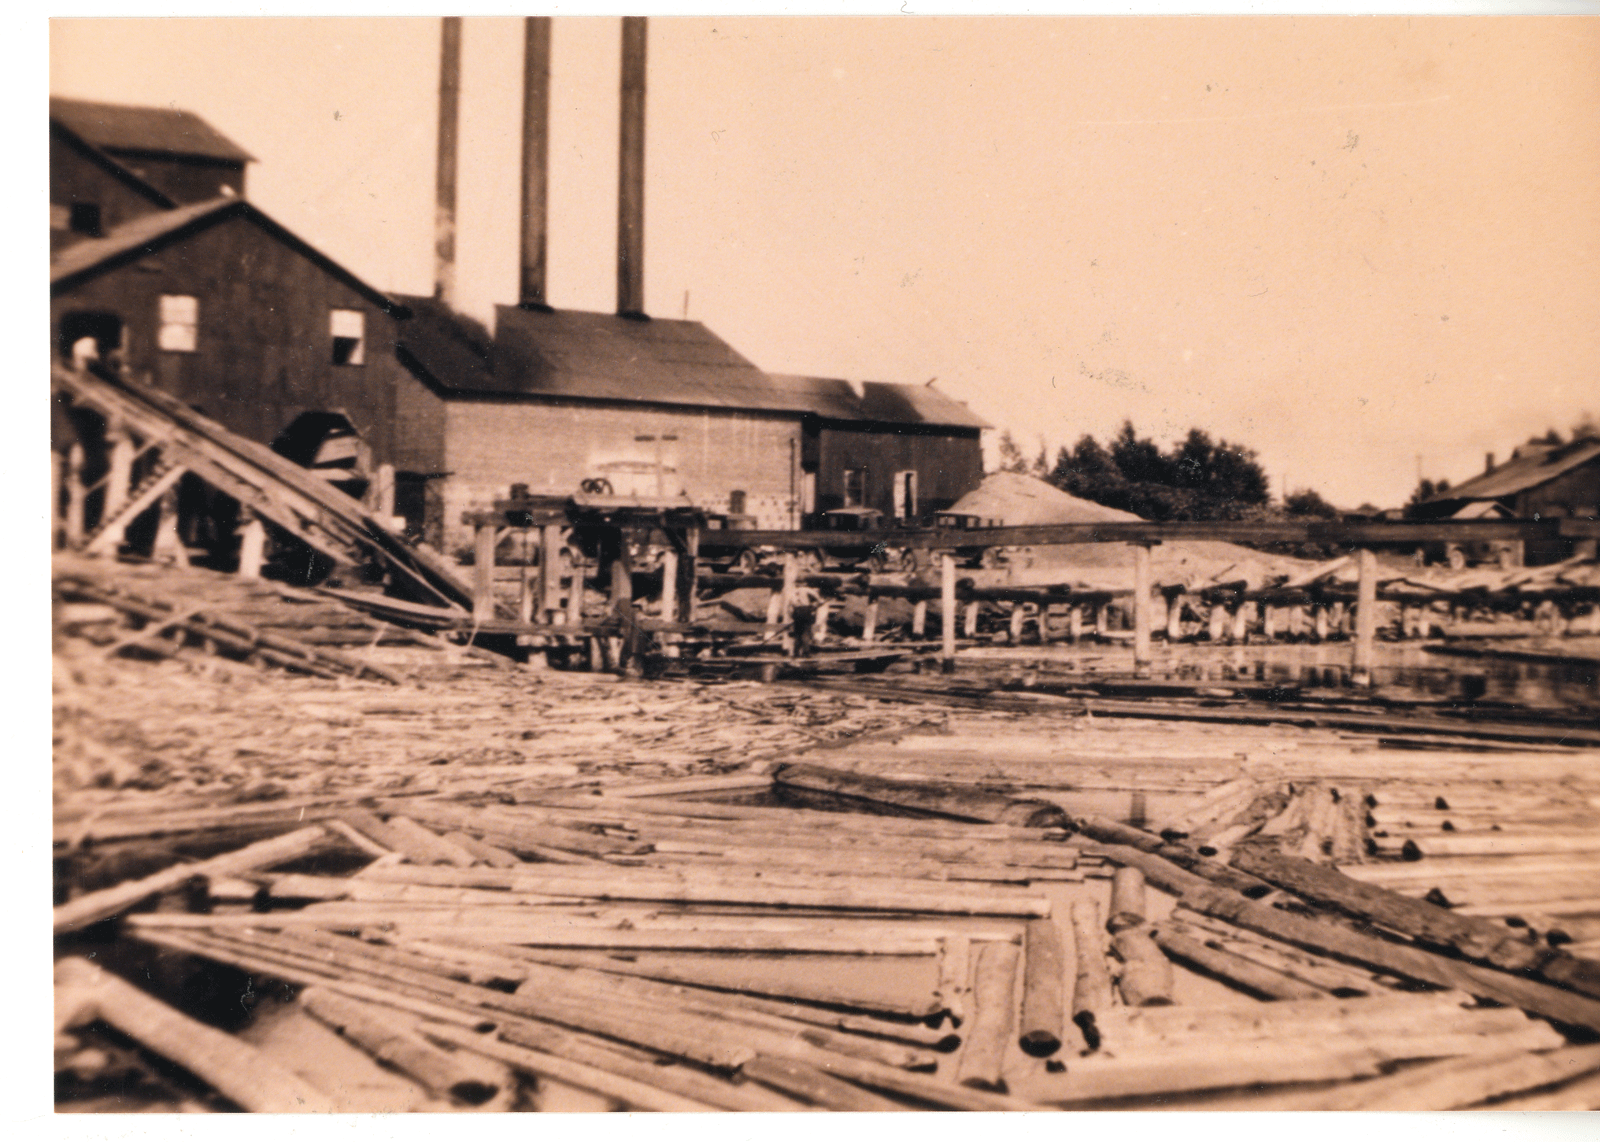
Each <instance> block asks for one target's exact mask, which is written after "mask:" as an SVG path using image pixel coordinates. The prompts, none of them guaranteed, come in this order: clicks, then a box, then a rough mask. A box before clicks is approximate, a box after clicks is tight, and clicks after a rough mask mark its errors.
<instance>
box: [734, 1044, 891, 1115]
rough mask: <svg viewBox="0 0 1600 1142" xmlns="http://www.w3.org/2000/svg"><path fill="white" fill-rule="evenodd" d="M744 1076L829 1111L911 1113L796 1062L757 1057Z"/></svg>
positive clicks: (877, 1096) (888, 1100)
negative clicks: (895, 1111)
mask: <svg viewBox="0 0 1600 1142" xmlns="http://www.w3.org/2000/svg"><path fill="white" fill-rule="evenodd" d="M740 1072H741V1073H742V1074H743V1075H744V1076H745V1077H746V1078H748V1079H754V1080H755V1081H756V1082H759V1083H765V1084H766V1085H767V1086H770V1087H773V1088H775V1089H777V1090H781V1091H784V1092H785V1093H787V1094H791V1095H794V1096H795V1097H797V1098H801V1099H804V1100H805V1101H806V1102H809V1103H811V1104H812V1105H813V1106H819V1107H822V1108H824V1109H826V1110H845V1111H856V1112H861V1111H880V1110H907V1109H909V1108H908V1107H906V1106H904V1105H903V1104H901V1103H898V1102H894V1101H892V1100H891V1099H887V1098H884V1097H883V1096H882V1095H879V1094H873V1093H872V1092H871V1091H869V1090H863V1089H862V1088H860V1087H858V1086H856V1085H855V1084H853V1083H847V1082H845V1081H844V1080H843V1079H837V1078H834V1077H833V1076H832V1075H830V1074H828V1073H827V1072H826V1071H824V1070H820V1069H819V1068H817V1067H814V1066H812V1065H811V1064H809V1063H802V1062H800V1061H799V1060H796V1059H780V1058H772V1057H770V1056H767V1055H757V1056H756V1057H755V1058H753V1059H751V1060H750V1061H749V1062H748V1063H746V1064H745V1065H744V1066H743V1067H741V1068H740Z"/></svg>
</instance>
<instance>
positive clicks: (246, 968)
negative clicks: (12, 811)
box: [57, 763, 1600, 1110]
mask: <svg viewBox="0 0 1600 1142" xmlns="http://www.w3.org/2000/svg"><path fill="white" fill-rule="evenodd" d="M758 768H759V767H758ZM1038 792H1039V791H1038V790H1031V791H1028V792H1027V793H1020V792H1018V791H1017V790H1015V789H1006V788H1003V787H998V786H996V785H994V784H992V783H983V782H970V781H969V782H952V781H945V782H929V781H909V780H904V779H898V780H897V779H894V778H886V777H877V776H868V775H865V774H861V773H858V772H855V771H853V770H852V769H851V768H834V767H826V766H819V765H813V764H809V763H807V764H793V763H786V764H779V765H776V766H772V767H770V769H768V770H767V771H765V772H753V771H752V770H751V769H748V768H746V769H744V770H742V771H740V772H736V773H732V774H728V775H723V776H701V777H685V778H678V779H672V780H665V781H662V780H639V779H624V778H621V777H619V778H616V779H613V780H608V781H606V782H603V783H600V784H597V785H590V786H587V787H575V786H571V785H566V786H561V785H549V786H546V787H543V788H538V787H520V788H512V789H508V790H505V791H502V793H500V794H499V795H498V796H494V797H484V796H482V795H479V796H476V797H465V796H459V795H456V796H452V795H445V794H441V793H422V794H414V795H409V796H367V797H364V798H361V799H360V800H359V801H357V800H356V799H354V798H352V799H349V800H347V801H345V802H344V803H343V804H339V805H336V806H331V807H325V808H326V812H325V813H323V815H321V817H320V820H319V821H318V822H317V823H315V824H311V825H300V826H299V827H298V828H296V829H294V830H293V831H289V832H287V833H286V834H285V835H283V836H281V837H279V838H277V839H275V840H271V841H268V842H265V844H259V843H258V844H257V845H255V846H250V847H247V848H245V849H243V850H240V851H237V852H229V853H223V854H220V855H219V856H217V857H215V858H213V859H212V860H210V861H207V862H202V863H199V864H192V865H184V866H180V867H179V868H177V869H168V870H164V871H163V872H160V873H157V874H156V875H155V876H153V877H150V878H147V879H145V880H143V881H139V882H135V883H133V884H127V885H116V886H112V887H110V888H107V889H102V890H100V891H98V892H89V893H84V894H83V895H81V896H78V897H75V898H73V899H70V900H68V901H66V902H65V903H63V904H62V905H61V906H59V907H58V909H57V929H58V933H61V934H63V937H64V939H65V945H64V946H65V948H66V950H69V951H70V950H72V948H73V940H74V939H77V940H87V939H91V938H92V937H93V935H94V933H95V932H96V931H100V932H102V933H103V932H104V924H103V923H102V921H103V919H104V918H106V917H108V916H112V915H116V916H120V920H119V921H118V924H119V930H120V931H121V933H122V934H123V935H124V936H128V937H132V938H133V939H134V940H135V941H136V942H137V943H139V944H141V945H144V946H147V947H150V948H155V949H160V950H161V951H162V954H163V955H164V956H166V957H167V959H168V961H171V960H173V959H174V958H176V959H178V960H180V961H181V962H184V963H192V964H208V965H212V966H213V967H215V966H216V965H223V966H226V967H231V968H233V969H237V970H239V971H242V972H244V973H247V974H248V975H250V976H251V977H252V978H257V979H271V980H276V981H281V983H282V984H283V985H284V989H283V992H282V994H283V995H284V997H285V1002H284V1008H283V1012H281V1013H280V1018H290V1017H292V1018H294V1019H298V1020H302V1021H309V1022H310V1023H313V1024H315V1025H317V1026H318V1027H320V1028H321V1030H322V1031H324V1032H328V1033H331V1034H332V1036H333V1037H334V1039H335V1040H336V1041H337V1042H338V1043H339V1044H341V1045H342V1046H343V1047H345V1048H354V1049H355V1050H356V1051H357V1052H358V1053H359V1054H363V1055H365V1056H367V1058H368V1059H369V1061H370V1060H376V1061H379V1062H381V1063H382V1064H383V1065H384V1066H385V1067H387V1068H389V1069H390V1070H391V1071H393V1072H398V1073H399V1074H400V1076H402V1078H403V1080H404V1082H406V1083H409V1084H411V1086H410V1093H409V1094H408V1095H407V1096H406V1098H404V1099H402V1100H401V1101H402V1102H404V1103H405V1104H406V1105H407V1106H409V1107H410V1108H423V1107H430V1106H431V1107H449V1108H453V1109H458V1110H461V1109H470V1108H473V1107H486V1108H490V1109H510V1108H537V1107H545V1108H557V1107H567V1108H570V1107H571V1106H573V1105H586V1106H589V1107H593V1108H600V1107H613V1108H625V1109H637V1110H713V1109H725V1110H756V1109H760V1110H798V1109H807V1108H825V1109H842V1110H879V1109H882V1110H888V1109H929V1108H940V1109H970V1110H1001V1109H1023V1108H1048V1107H1076V1108H1085V1107H1101V1106H1106V1107H1112V1106H1119V1105H1128V1104H1130V1100H1132V1101H1134V1102H1148V1101H1149V1100H1151V1099H1154V1098H1160V1099H1162V1100H1164V1103H1165V1102H1170V1100H1173V1099H1180V1098H1182V1099H1191V1100H1194V1099H1216V1100H1226V1101H1228V1102H1229V1103H1230V1104H1240V1105H1256V1104H1258V1103H1259V1104H1261V1105H1264V1106H1274V1107H1276V1106H1279V1105H1284V1106H1291V1105H1299V1102H1300V1101H1303V1102H1306V1103H1307V1104H1308V1105H1317V1106H1320V1105H1323V1102H1319V1101H1318V1100H1319V1099H1321V1100H1325V1101H1330V1104H1331V1105H1346V1104H1348V1105H1354V1106H1362V1107H1373V1108H1377V1107H1384V1108H1391V1107H1397V1106H1404V1107H1405V1108H1406V1109H1444V1108H1449V1107H1457V1106H1468V1105H1479V1104H1483V1103H1485V1102H1487V1101H1489V1100H1494V1099H1503V1098H1513V1097H1519V1096H1526V1097H1527V1098H1530V1099H1531V1098H1541V1099H1557V1100H1559V1099H1565V1100H1566V1101H1567V1102H1583V1101H1585V1100H1586V1099H1589V1100H1592V1095H1591V1094H1588V1093H1585V1092H1587V1091H1589V1090H1590V1089H1591V1088H1592V1086H1593V1075H1594V1074H1595V1072H1596V1071H1597V1070H1600V1054H1597V1052H1596V1050H1595V1049H1594V1048H1589V1047H1584V1046H1581V1045H1574V1044H1581V1043H1582V1042H1583V1041H1584V1040H1585V1037H1586V1036H1588V1035H1592V1034H1593V1033H1594V1032H1596V1031H1600V999H1597V998H1595V996H1596V995H1597V994H1600V976H1597V975H1596V974H1595V972H1596V971H1597V970H1600V964H1595V963H1593V962H1592V961H1587V960H1584V959H1582V958H1580V957H1576V956H1573V955H1571V954H1570V952H1568V951H1566V950H1563V949H1562V948H1559V947H1550V946H1549V944H1548V943H1547V942H1535V941H1532V940H1530V939H1528V938H1527V933H1525V932H1523V931H1519V930H1517V929H1513V928H1511V927H1507V926H1505V925H1502V924H1498V923H1496V922H1494V921H1491V920H1487V919H1481V918H1467V917H1458V916H1456V915H1455V914H1454V913H1452V912H1451V911H1449V910H1447V909H1445V908H1442V907H1439V906H1437V905H1434V904H1431V903H1427V902H1425V901H1420V900H1416V899H1414V898H1409V897H1404V896H1401V895H1399V894H1397V893H1393V892H1390V891H1388V890H1386V889H1384V888H1381V887H1377V886H1374V885H1372V884H1370V883H1368V882H1364V881H1358V880H1354V879H1352V878H1350V877H1347V876H1345V875H1343V874H1342V873H1340V872H1339V871H1338V870H1337V869H1335V868H1333V867H1331V866H1330V865H1329V864H1327V863H1318V862H1316V861H1314V860H1306V859H1302V858H1301V857H1298V856H1292V855H1286V854H1284V853H1282V852H1280V851H1277V850H1276V849H1275V848H1271V849H1269V848H1260V849H1252V848H1250V847H1248V846H1245V847H1237V848H1235V850H1234V851H1233V854H1232V860H1231V862H1230V863H1224V862H1223V861H1221V860H1219V859H1217V858H1216V857H1214V856H1206V855H1204V854H1203V853H1202V851H1201V849H1199V848H1196V847H1194V846H1193V845H1192V844H1191V843H1189V838H1188V837H1184V836H1179V835H1178V831H1177V828H1176V826H1178V825H1188V826H1189V827H1191V828H1192V829H1199V828H1202V827H1204V826H1206V825H1208V824H1210V823H1213V822H1215V821H1217V820H1221V819H1222V818H1223V817H1224V816H1226V815H1227V813H1228V809H1227V807H1228V806H1234V807H1235V810H1236V811H1237V807H1238V806H1240V805H1241V804H1244V803H1245V801H1246V795H1247V794H1249V795H1250V799H1249V804H1252V805H1253V804H1254V802H1255V800H1256V799H1257V797H1258V796H1259V794H1258V793H1257V787H1256V785H1255V784H1254V779H1242V778H1239V779H1234V780H1232V781H1229V782H1223V783H1220V784H1218V785H1216V786H1215V787H1213V788H1210V789H1202V790H1199V791H1197V792H1188V793H1185V794H1183V795H1182V796H1181V797H1178V798H1174V799H1173V800H1172V802H1171V805H1172V807H1173V808H1174V809H1176V810H1177V811H1176V812H1173V813H1170V814H1167V817H1166V820H1167V825H1168V828H1167V831H1166V833H1165V834H1163V833H1158V832H1154V831H1151V830H1149V829H1141V828H1138V827H1135V826H1132V825H1128V824H1124V823H1119V822H1116V821H1113V820H1109V819H1107V818H1105V817H1103V816H1100V815H1098V814H1097V813H1095V812H1092V811H1086V810H1085V805H1086V804H1087V808H1088V809H1089V810H1092V809H1093V808H1094V805H1093V804H1089V803H1075V800H1074V797H1075V794H1076V792H1077V791H1075V790H1074V789H1072V788H1071V787H1070V786H1069V785H1067V784H1066V783H1062V784H1059V785H1056V786H1055V787H1054V788H1053V789H1051V790H1050V793H1051V796H1050V797H1049V798H1045V797H1042V796H1039V795H1037V793H1038ZM1191 836H1192V834H1191ZM1324 855H1325V854H1324ZM312 858H316V859H320V861H321V864H320V866H319V865H317V864H316V860H314V859H312ZM308 860H309V861H311V863H310V864H309V865H308ZM1363 867H1367V866H1363ZM1387 867H1398V866H1396V865H1389V866H1387ZM335 869H342V871H334V870H335ZM180 888H181V889H182V891H181V892H180V891H179V889H180ZM152 907H153V909H154V910H151V908H152ZM96 923H99V924H100V927H99V928H98V929H96V928H95V927H93V925H95V924H96ZM86 925H88V926H89V927H87V928H86ZM1379 931H1381V932H1382V933H1383V935H1381V936H1380V935H1378V934H1376V933H1377V932H1379ZM74 933H77V935H76V936H75V935H74ZM102 938H103V936H102ZM90 974H92V973H91V969H88V968H86V967H85V966H83V962H82V961H73V960H70V959H69V960H66V961H64V962H63V965H62V967H61V968H59V969H58V976H59V979H58V983H59V985H60V986H61V987H62V988H64V989H65V991H66V992H67V993H69V994H71V995H74V996H77V995H79V994H80V993H81V994H85V995H92V996H109V997H111V998H109V999H104V1000H97V1001H95V1002H91V1001H90V1000H87V999H86V1000H84V1001H83V1002H82V1003H81V1004H78V1003H77V1001H76V1000H75V1001H74V1004H70V1005H68V1009H70V1010H72V1011H78V1012H87V1013H88V1014H79V1015H77V1016H75V1017H74V1018H72V1019H67V1020H65V1022H64V1023H63V1026H62V1028H61V1030H62V1031H63V1032H71V1030H72V1028H73V1027H75V1026H77V1027H81V1026H83V1025H84V1024H85V1023H87V1022H88V1021H89V1020H90V1019H91V1018H101V1019H103V1020H104V1021H105V1022H108V1023H110V1024H111V1025H112V1026H115V1027H117V1028H118V1029H119V1030H120V1031H121V1032H122V1033H123V1034H125V1035H129V1036H131V1037H132V1038H134V1039H135V1040H136V1041H139V1042H141V1043H142V1044H144V1046H145V1047H147V1048H148V1049H149V1050H151V1051H153V1052H156V1053H158V1054H163V1055H165V1057H167V1058H171V1059H173V1060H174V1061H177V1062H179V1063H180V1064H183V1065H189V1064H187V1063H186V1062H185V1059H184V1057H183V1056H182V1054H181V1053H179V1052H180V1051H181V1047H180V1046H178V1045H175V1040H174V1038H173V1037H172V1036H171V1035H170V1034H168V1033H159V1032H160V1028H161V1027H163V1026H165V1025H166V1023H167V1022H170V1019H169V1018H168V1016H166V1015H165V1014H164V1013H163V1012H162V1011H161V1007H162V1005H161V1004H160V1001H159V1000H157V999H155V998H153V997H150V996H147V995H141V996H138V997H137V998H130V997H128V996H127V995H126V991H128V990H132V988H131V987H130V985H129V983H128V982H127V981H121V980H111V981H109V982H108V981H106V980H104V979H100V980H99V982H94V981H93V980H90V979H89V978H88V977H89V975H90ZM97 978H98V977H97ZM97 1003H98V1006H97V1005H96V1004H97ZM213 1033H214V1034H220V1032H213ZM146 1036H148V1038H147V1037H146ZM180 1038H181V1037H180ZM248 1046H249V1045H248V1044H246V1043H243V1042H240V1043H239V1044H238V1046H237V1047H234V1046H231V1045H230V1046H229V1047H228V1049H227V1050H223V1051H219V1052H217V1053H213V1055H212V1057H215V1058H235V1057H238V1058H247V1057H249V1056H248V1053H247V1049H248ZM1428 1060H1433V1061H1432V1062H1429V1061H1428ZM191 1069H193V1068H191ZM290 1069H291V1070H293V1068H290ZM196 1073H200V1072H196ZM253 1073H254V1074H255V1075H256V1078H255V1079H253V1080H252V1083H253V1084H254V1085H255V1086H261V1085H263V1084H264V1085H265V1087H266V1088H267V1089H265V1090H257V1089H251V1090H249V1091H247V1092H243V1093H240V1094H235V1093H233V1092H232V1088H224V1087H222V1086H220V1085H217V1087H216V1089H217V1090H219V1091H221V1092H222V1093H223V1094H224V1095H226V1097H227V1098H228V1099H230V1100H232V1101H234V1102H236V1103H238V1104H239V1105H246V1104H245V1102H243V1101H241V1100H242V1099H243V1098H244V1097H246V1095H247V1096H248V1097H249V1098H251V1099H254V1100H255V1103H254V1105H259V1106H262V1107H268V1106H275V1105H278V1104H279V1101H275V1100H280V1101H281V1099H283V1098H285V1097H293V1096H295V1092H296V1091H298V1090H299V1086H298V1084H300V1083H303V1082H306V1081H310V1082H311V1083H312V1085H313V1086H314V1087H316V1086H317V1076H316V1073H315V1072H314V1071H311V1072H309V1073H308V1072H307V1071H306V1070H305V1069H304V1068H302V1070H301V1071H300V1072H298V1073H293V1074H289V1075H286V1076H285V1075H278V1074H277V1072H275V1071H274V1070H273V1069H272V1068H271V1067H265V1068H258V1069H256V1070H255V1071H253ZM201 1077H202V1078H207V1077H208V1075H207V1074H201ZM1335 1080H1337V1081H1338V1082H1339V1083H1340V1085H1338V1086H1336V1087H1333V1088H1331V1089H1332V1091H1333V1092H1338V1093H1337V1094H1333V1093H1331V1092H1329V1091H1327V1090H1324V1089H1323V1087H1325V1084H1327V1083H1328V1082H1330V1081H1335ZM1314 1084H1322V1087H1319V1086H1316V1085H1314ZM214 1085H215V1084H214ZM1245 1091H1249V1092H1252V1093H1250V1094H1249V1095H1248V1096H1246V1095H1244V1094H1243V1093H1242V1092H1245ZM1319 1091H1320V1093H1319ZM316 1093H317V1094H318V1095H319V1096H320V1098H321V1099H322V1100H323V1102H321V1103H310V1102H308V1104H307V1105H308V1108H309V1107H310V1106H312V1105H317V1106H320V1107H322V1108H332V1109H346V1110H349V1109H369V1108H370V1103H364V1102H362V1101H361V1098H364V1097H366V1096H360V1097H356V1096H352V1095H350V1094H349V1093H348V1089H347V1088H346V1087H344V1086H341V1085H339V1084H334V1083H330V1082H327V1081H326V1080H324V1082H323V1085H322V1087H321V1088H319V1089H318V1090H317V1092H316ZM384 1097H385V1098H388V1099H390V1100H393V1099H394V1098H395V1097H397V1096H395V1095H394V1094H393V1093H392V1092H391V1093H389V1094H386V1095H385V1096H384ZM574 1099H576V1100H578V1101H577V1102H576V1103H574V1102H573V1101H572V1100H574ZM583 1099H588V1100H589V1101H588V1102H587V1103H584V1102H583V1101H582V1100H583ZM1297 1100H1299V1101H1297ZM386 1105H387V1104H386Z"/></svg>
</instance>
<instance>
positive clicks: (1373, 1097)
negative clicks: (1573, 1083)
mask: <svg viewBox="0 0 1600 1142" xmlns="http://www.w3.org/2000/svg"><path fill="white" fill-rule="evenodd" d="M1596 1070H1600V1045H1594V1046H1586V1047H1567V1048H1564V1049H1561V1050H1556V1051H1546V1052H1539V1053H1532V1052H1527V1051H1505V1052H1500V1053H1497V1054H1490V1055H1475V1056H1467V1057H1465V1058H1456V1059H1444V1060H1441V1061H1439V1062H1436V1063H1428V1064H1426V1065H1424V1066H1420V1067H1413V1068H1411V1069H1409V1070H1404V1071H1401V1072H1399V1073H1398V1074H1393V1075H1386V1076H1384V1077H1382V1078H1376V1079H1371V1080H1370V1081H1367V1082H1362V1083H1352V1084H1350V1085H1348V1086H1341V1087H1334V1088H1333V1089H1331V1090H1327V1091H1320V1092H1316V1093H1312V1094H1298V1095H1279V1096H1277V1097H1275V1098H1268V1099H1257V1100H1251V1101H1250V1103H1249V1105H1250V1106H1251V1108H1252V1109H1263V1110H1366V1111H1381V1110H1408V1111H1414V1110H1456V1109H1459V1108H1461V1107H1466V1106H1471V1105H1473V1104H1474V1103H1479V1102H1483V1101H1485V1100H1486V1099H1490V1098H1494V1097H1496V1096H1497V1095H1504V1094H1514V1093H1516V1092H1519V1091H1528V1090H1535V1089H1537V1088H1539V1087H1545V1086H1550V1085H1553V1084H1555V1083H1558V1082H1563V1081H1566V1080H1568V1079H1571V1078H1574V1077H1576V1076H1578V1075H1586V1074H1590V1073H1592V1072H1594V1071H1596Z"/></svg>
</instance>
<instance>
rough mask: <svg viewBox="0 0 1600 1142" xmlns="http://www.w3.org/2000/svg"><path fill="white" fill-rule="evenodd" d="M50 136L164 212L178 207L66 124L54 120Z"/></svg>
mask: <svg viewBox="0 0 1600 1142" xmlns="http://www.w3.org/2000/svg"><path fill="white" fill-rule="evenodd" d="M50 135H51V137H52V138H54V139H58V140H60V141H61V142H62V143H63V144H65V145H66V146H67V147H70V148H71V149H72V150H73V151H75V152H76V153H77V154H79V155H81V156H82V157H83V158H84V159H85V160H86V161H88V162H90V163H92V164H94V165H95V166H97V167H99V168H100V169H101V170H103V171H105V172H106V174H108V175H110V176H111V177H112V178H114V179H116V180H117V181H118V182H120V183H122V184H123V185H124V186H126V187H128V188H129V189H130V190H132V191H133V192H134V193H135V194H137V195H139V196H140V197H141V198H144V199H145V200H147V201H149V202H150V203H152V204H154V205H156V206H159V207H160V208H161V209H163V210H171V209H172V208H173V207H174V206H176V205H178V204H177V202H176V201H175V200H174V199H172V198H170V197H169V196H168V195H166V194H164V193H163V192H162V191H160V190H158V189H157V188H156V187H153V186H151V185H150V184H149V183H148V182H146V181H145V180H144V179H142V178H140V177H139V176H138V175H136V174H134V173H133V172H132V171H131V170H129V169H128V168H127V167H125V166H123V165H122V164H121V163H119V162H118V161H117V160H116V159H114V158H112V157H111V156H110V155H108V154H106V153H105V152H104V151H102V150H101V149H100V148H99V147H96V146H95V145H93V144H92V143H90V142H89V141H88V140H86V139H83V138H80V137H79V136H78V134H77V133H76V132H74V131H73V130H72V129H71V128H70V127H68V126H67V125H66V124H65V123H62V122H59V121H57V120H54V119H52V120H51V122H50Z"/></svg>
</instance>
